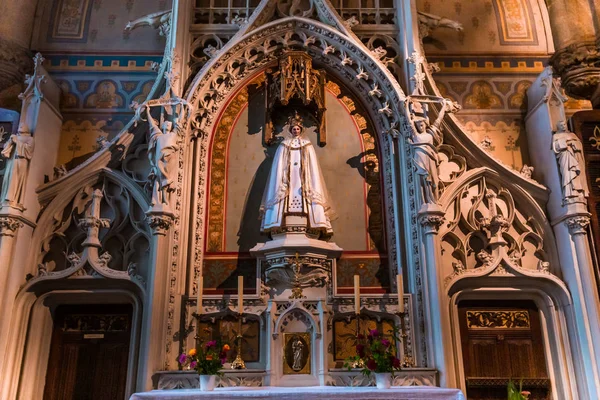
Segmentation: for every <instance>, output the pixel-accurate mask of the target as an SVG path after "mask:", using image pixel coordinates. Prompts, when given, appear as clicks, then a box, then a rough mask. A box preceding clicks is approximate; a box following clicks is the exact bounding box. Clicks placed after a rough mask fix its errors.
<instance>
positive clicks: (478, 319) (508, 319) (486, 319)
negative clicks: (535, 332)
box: [467, 310, 531, 329]
mask: <svg viewBox="0 0 600 400" xmlns="http://www.w3.org/2000/svg"><path fill="white" fill-rule="evenodd" d="M467 327H468V328H469V329H515V328H516V329H529V328H530V327H531V323H530V318H529V312H527V311H470V310H469V311H467Z"/></svg>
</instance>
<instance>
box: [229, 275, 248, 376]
mask: <svg viewBox="0 0 600 400" xmlns="http://www.w3.org/2000/svg"><path fill="white" fill-rule="evenodd" d="M239 278H242V277H241V276H240V277H239ZM239 278H238V283H240V282H241V279H239ZM238 287H239V285H238ZM242 318H243V317H242V313H241V312H240V313H238V334H237V337H236V339H237V340H236V341H237V354H236V356H235V360H233V362H232V363H231V369H246V363H245V362H244V359H243V358H242V339H243V338H244V335H242Z"/></svg>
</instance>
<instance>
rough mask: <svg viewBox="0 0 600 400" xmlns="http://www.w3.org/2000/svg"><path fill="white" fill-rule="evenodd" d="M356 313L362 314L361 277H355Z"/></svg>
mask: <svg viewBox="0 0 600 400" xmlns="http://www.w3.org/2000/svg"><path fill="white" fill-rule="evenodd" d="M354 312H355V313H356V314H360V276H359V275H354Z"/></svg>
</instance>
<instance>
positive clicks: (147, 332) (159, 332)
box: [136, 212, 174, 391]
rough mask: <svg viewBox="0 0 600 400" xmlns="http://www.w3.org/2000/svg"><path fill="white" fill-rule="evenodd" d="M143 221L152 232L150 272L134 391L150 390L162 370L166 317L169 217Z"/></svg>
mask: <svg viewBox="0 0 600 400" xmlns="http://www.w3.org/2000/svg"><path fill="white" fill-rule="evenodd" d="M146 220H147V222H148V225H149V226H150V228H151V229H152V241H151V243H150V248H151V249H152V250H151V251H152V256H151V257H150V260H149V261H148V265H152V266H154V271H153V273H152V271H150V272H149V273H148V282H147V286H146V290H147V292H146V299H145V301H144V312H143V318H142V337H141V340H140V350H141V351H140V360H139V369H138V371H139V372H138V382H137V387H136V389H137V390H138V391H147V390H151V389H152V375H153V374H155V373H156V372H158V371H162V370H165V369H167V368H166V365H165V364H166V355H167V351H166V343H167V340H169V338H167V337H166V331H167V329H166V328H167V313H168V301H169V295H170V294H169V279H168V276H169V259H170V257H169V256H170V253H171V236H172V235H171V227H172V225H173V221H174V219H173V218H172V217H171V216H165V215H160V214H157V213H150V212H149V213H148V215H147V217H146Z"/></svg>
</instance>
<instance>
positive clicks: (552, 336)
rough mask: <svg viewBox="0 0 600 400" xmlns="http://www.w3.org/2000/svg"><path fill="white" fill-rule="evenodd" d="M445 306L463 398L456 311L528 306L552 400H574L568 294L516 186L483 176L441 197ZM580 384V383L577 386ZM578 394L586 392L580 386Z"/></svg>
mask: <svg viewBox="0 0 600 400" xmlns="http://www.w3.org/2000/svg"><path fill="white" fill-rule="evenodd" d="M441 203H442V205H443V210H444V212H445V217H446V221H445V223H444V225H443V226H442V227H441V228H440V231H439V234H440V240H441V244H442V260H441V262H442V265H441V266H440V268H441V277H442V279H443V285H444V293H445V294H446V296H444V298H443V299H442V301H443V303H444V304H445V305H444V306H443V308H444V307H447V308H446V310H447V312H448V313H449V315H450V316H451V319H450V325H451V326H450V329H449V331H450V332H452V335H453V341H452V354H453V357H454V359H453V360H452V361H453V364H454V367H455V370H456V371H457V375H456V383H455V384H456V385H457V387H461V388H462V389H463V390H466V386H465V378H466V377H465V373H464V369H463V365H464V364H463V354H462V347H461V336H460V335H461V333H460V329H459V322H458V321H459V313H458V303H459V302H460V301H462V300H479V301H488V300H506V299H521V300H533V301H534V302H535V303H536V305H537V307H538V309H539V311H540V314H541V316H542V332H543V335H544V350H545V357H546V363H547V369H548V373H549V375H550V376H549V377H550V380H551V385H552V393H553V394H554V396H556V397H555V398H557V399H558V398H578V394H577V392H578V390H581V389H578V386H581V385H572V384H570V376H569V374H568V373H567V372H568V371H573V368H575V366H574V365H573V362H572V361H571V360H572V359H571V356H570V354H571V351H573V349H574V351H577V348H576V346H573V343H570V337H571V336H572V334H573V333H574V332H575V331H576V325H575V321H574V320H573V314H572V312H571V307H572V301H571V295H570V293H569V290H568V289H567V287H566V285H565V283H564V282H563V281H562V279H561V278H560V265H559V259H558V255H557V252H556V244H555V239H554V235H553V231H552V227H551V226H550V224H549V223H548V221H547V219H546V216H545V213H544V211H543V210H542V208H541V207H540V205H539V204H538V202H536V201H535V200H534V199H533V198H532V196H531V195H530V194H529V193H528V192H526V191H525V190H524V189H523V188H522V187H521V186H519V185H517V184H515V183H514V182H510V181H508V179H506V178H504V177H503V176H501V175H499V174H498V173H497V172H495V171H492V170H491V169H489V168H485V167H480V168H475V169H472V170H469V171H467V172H464V173H462V174H461V175H460V177H458V178H457V179H456V180H455V181H453V183H452V184H450V185H449V186H448V187H446V189H445V191H444V194H443V195H442V197H441ZM581 384H583V383H581ZM581 387H584V386H581Z"/></svg>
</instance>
